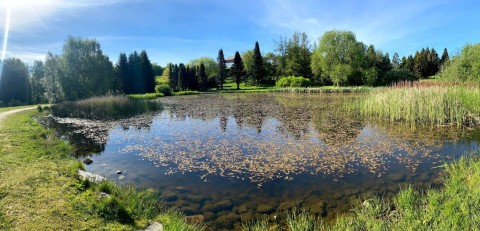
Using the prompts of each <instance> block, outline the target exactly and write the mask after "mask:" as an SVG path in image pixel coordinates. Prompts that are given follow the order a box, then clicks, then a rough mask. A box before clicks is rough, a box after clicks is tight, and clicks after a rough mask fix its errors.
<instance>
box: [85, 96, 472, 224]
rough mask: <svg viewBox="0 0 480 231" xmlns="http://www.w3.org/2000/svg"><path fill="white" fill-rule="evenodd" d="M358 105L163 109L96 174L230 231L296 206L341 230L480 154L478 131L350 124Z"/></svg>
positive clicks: (269, 103)
mask: <svg viewBox="0 0 480 231" xmlns="http://www.w3.org/2000/svg"><path fill="white" fill-rule="evenodd" d="M358 97H362V96H361V95H355V94H345V95H343V94H321V95H293V94H212V95H195V96H184V97H166V98H162V99H161V101H162V103H163V104H164V110H163V111H161V112H158V113H157V114H155V116H153V117H149V119H148V126H140V127H139V126H130V125H128V124H123V126H120V125H118V126H113V128H112V129H110V130H109V131H108V141H106V143H104V144H102V145H101V147H100V150H102V151H97V153H96V154H94V155H93V157H92V159H93V160H94V163H93V164H91V165H89V166H87V170H88V171H91V172H94V173H98V174H100V175H104V176H106V177H108V178H110V179H112V180H113V181H115V182H118V183H134V184H137V185H140V186H145V187H153V188H157V189H159V192H160V194H161V196H162V199H163V201H165V203H166V205H167V206H170V207H174V208H177V209H179V210H181V211H183V212H184V213H185V214H186V215H189V216H191V215H201V216H197V217H196V218H197V219H201V220H203V221H204V222H205V223H206V224H207V225H208V227H210V228H212V229H214V230H219V229H234V228H239V227H240V225H241V222H248V221H250V220H252V219H259V218H267V219H275V218H274V217H275V216H277V217H280V216H283V215H284V213H285V211H287V210H289V209H291V208H292V207H298V208H300V209H301V210H303V209H304V210H309V211H310V212H311V213H314V214H316V215H318V216H322V217H324V219H326V220H330V219H334V218H335V217H336V216H337V213H343V212H345V211H348V210H349V209H350V208H351V206H352V204H354V203H357V202H358V201H361V200H362V199H364V198H368V197H371V196H372V195H380V196H391V195H393V194H394V193H395V192H397V191H398V190H399V189H400V188H401V187H406V185H408V184H412V185H414V186H415V187H417V188H423V189H425V188H430V187H438V186H440V185H441V183H442V176H441V170H442V168H441V165H442V164H443V163H445V162H448V161H451V160H452V159H455V158H458V157H459V156H460V155H461V154H462V153H464V152H465V151H468V150H473V149H476V148H478V146H479V142H478V141H479V138H478V137H479V135H478V131H477V130H462V129H457V128H451V127H443V128H430V127H429V128H418V129H417V130H415V131H412V130H410V129H409V128H404V127H403V126H401V125H398V124H397V125H388V124H383V123H379V122H375V121H374V120H365V119H363V118H360V117H359V116H358V115H356V114H355V113H346V112H345V110H343V109H342V108H343V105H345V104H346V103H347V102H351V101H352V100H355V99H356V98H358ZM117 170H122V171H123V174H121V175H117V174H116V172H117Z"/></svg>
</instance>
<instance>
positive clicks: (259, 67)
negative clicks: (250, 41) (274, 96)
mask: <svg viewBox="0 0 480 231" xmlns="http://www.w3.org/2000/svg"><path fill="white" fill-rule="evenodd" d="M251 76H252V81H253V83H254V84H256V85H259V84H261V83H263V82H264V81H265V77H266V76H265V67H264V65H263V57H262V53H261V52H260V46H259V45H258V42H255V48H254V49H253V65H252V72H251Z"/></svg>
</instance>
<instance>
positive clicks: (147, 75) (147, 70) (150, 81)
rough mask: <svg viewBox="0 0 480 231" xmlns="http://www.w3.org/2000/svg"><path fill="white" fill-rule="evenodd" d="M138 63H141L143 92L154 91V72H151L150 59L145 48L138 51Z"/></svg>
mask: <svg viewBox="0 0 480 231" xmlns="http://www.w3.org/2000/svg"><path fill="white" fill-rule="evenodd" d="M140 63H141V65H142V78H143V82H144V83H145V92H155V73H154V72H153V66H152V63H151V62H150V59H148V55H147V52H146V51H145V50H143V51H142V52H141V53H140ZM145 92H142V93H145Z"/></svg>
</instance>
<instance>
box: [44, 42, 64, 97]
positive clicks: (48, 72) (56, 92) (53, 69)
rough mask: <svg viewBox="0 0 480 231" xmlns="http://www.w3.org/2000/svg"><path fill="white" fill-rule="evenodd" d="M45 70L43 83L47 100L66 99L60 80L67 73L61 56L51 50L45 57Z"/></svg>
mask: <svg viewBox="0 0 480 231" xmlns="http://www.w3.org/2000/svg"><path fill="white" fill-rule="evenodd" d="M44 70H45V72H44V78H43V82H42V84H43V88H44V89H45V98H46V100H47V101H48V102H50V103H57V102H60V101H62V100H64V99H65V96H64V93H63V92H64V91H63V89H62V85H61V84H60V81H59V79H61V78H63V76H64V75H65V70H64V67H63V63H62V59H61V57H60V56H59V55H54V54H52V53H50V52H49V53H48V54H47V56H46V58H45V64H44Z"/></svg>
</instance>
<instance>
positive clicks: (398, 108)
mask: <svg viewBox="0 0 480 231" xmlns="http://www.w3.org/2000/svg"><path fill="white" fill-rule="evenodd" d="M446 84H447V85H443V83H442V84H437V83H435V84H433V85H430V83H429V84H423V83H421V82H404V83H398V84H396V85H394V86H392V87H390V88H384V89H380V90H377V91H374V92H372V93H371V94H370V95H368V96H367V97H365V98H362V99H361V100H359V101H357V102H355V103H354V104H355V105H354V107H357V109H358V111H359V112H360V113H361V114H362V115H364V116H373V117H378V118H381V119H384V120H388V121H390V122H401V123H406V124H407V125H409V126H410V127H412V128H415V127H416V126H418V125H427V126H443V125H455V126H457V127H461V126H476V125H477V123H478V117H479V115H480V89H479V88H478V87H472V86H470V85H455V84H451V83H446ZM448 84H451V85H448Z"/></svg>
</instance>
